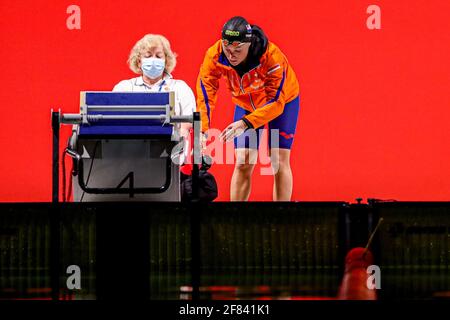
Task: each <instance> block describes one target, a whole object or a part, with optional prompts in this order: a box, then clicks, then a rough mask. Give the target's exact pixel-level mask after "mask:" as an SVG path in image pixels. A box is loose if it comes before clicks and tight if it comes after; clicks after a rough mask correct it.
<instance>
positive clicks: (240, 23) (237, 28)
mask: <svg viewBox="0 0 450 320" xmlns="http://www.w3.org/2000/svg"><path fill="white" fill-rule="evenodd" d="M222 39H224V40H228V41H229V42H234V41H239V42H251V41H252V26H251V25H250V24H249V23H248V22H247V20H245V18H243V17H240V16H236V17H233V18H231V19H230V20H228V21H227V22H225V24H224V25H223V28H222Z"/></svg>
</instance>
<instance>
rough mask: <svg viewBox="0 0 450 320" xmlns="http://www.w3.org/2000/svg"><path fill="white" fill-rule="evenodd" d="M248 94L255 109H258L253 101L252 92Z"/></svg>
mask: <svg viewBox="0 0 450 320" xmlns="http://www.w3.org/2000/svg"><path fill="white" fill-rule="evenodd" d="M248 96H249V97H250V103H251V105H252V108H253V110H256V107H255V104H254V103H253V99H252V94H251V93H250V92H249V93H248Z"/></svg>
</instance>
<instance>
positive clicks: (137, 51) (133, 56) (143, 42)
mask: <svg viewBox="0 0 450 320" xmlns="http://www.w3.org/2000/svg"><path fill="white" fill-rule="evenodd" d="M158 44H161V45H162V47H163V51H164V55H165V60H166V67H165V69H164V71H166V72H167V73H171V72H172V71H173V69H175V65H176V64H177V56H176V54H175V53H174V52H172V50H171V49H170V43H169V40H167V38H166V37H164V36H162V35H159V34H146V35H145V36H144V37H143V38H142V39H140V40H139V41H138V42H136V44H135V45H134V47H133V49H131V52H130V56H129V58H128V61H127V62H128V65H129V66H130V69H131V71H133V72H134V73H137V74H142V70H141V68H140V66H139V63H140V61H141V54H142V53H144V52H147V51H148V50H150V49H152V48H154V47H156V46H157V45H158Z"/></svg>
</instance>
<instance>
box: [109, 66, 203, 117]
mask: <svg viewBox="0 0 450 320" xmlns="http://www.w3.org/2000/svg"><path fill="white" fill-rule="evenodd" d="M113 91H116V92H165V91H174V92H175V114H176V115H190V114H192V113H194V112H195V109H196V104H195V96H194V93H193V92H192V90H191V88H190V87H189V86H188V85H187V84H186V82H184V81H183V80H175V79H173V78H172V76H171V75H170V74H168V73H166V74H164V77H163V78H162V79H161V80H159V81H158V82H156V83H155V84H153V85H149V84H147V83H145V82H144V79H143V78H142V76H140V77H137V78H132V79H128V80H122V81H120V82H119V83H118V84H116V85H115V86H114V89H113Z"/></svg>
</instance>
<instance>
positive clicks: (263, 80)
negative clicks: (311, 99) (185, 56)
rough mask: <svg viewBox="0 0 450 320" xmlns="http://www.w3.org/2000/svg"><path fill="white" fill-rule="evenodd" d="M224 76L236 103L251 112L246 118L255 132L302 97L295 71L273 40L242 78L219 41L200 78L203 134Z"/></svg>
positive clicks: (198, 96)
mask: <svg viewBox="0 0 450 320" xmlns="http://www.w3.org/2000/svg"><path fill="white" fill-rule="evenodd" d="M222 76H223V77H225V79H226V81H227V87H228V90H230V91H231V94H232V101H233V103H235V104H236V105H238V106H240V107H242V108H244V109H246V110H248V111H250V112H251V113H250V114H248V115H247V116H245V118H246V119H247V120H248V122H250V123H251V124H252V125H253V127H254V128H255V129H256V128H258V127H260V126H263V125H264V124H266V123H268V122H270V121H271V120H273V119H275V118H276V117H278V116H279V115H280V114H282V113H283V110H284V105H285V104H286V103H288V102H290V101H291V100H293V99H295V98H296V97H297V96H298V95H299V85H298V81H297V77H296V75H295V72H294V70H293V69H292V67H291V66H290V65H289V63H288V61H287V59H286V57H285V55H284V54H283V53H282V52H281V50H280V49H279V48H278V47H277V46H276V45H275V44H273V43H272V42H270V41H269V44H268V46H267V50H266V51H265V52H264V54H263V55H262V56H261V58H260V64H259V65H258V66H256V67H255V68H253V69H251V70H250V71H249V72H247V73H245V74H244V75H243V76H242V78H241V77H240V76H239V74H238V73H237V72H236V70H234V69H233V68H232V66H231V65H230V64H229V62H228V60H227V59H226V58H225V55H224V54H222V43H221V40H219V41H217V42H216V43H215V44H214V45H213V46H212V47H210V48H209V49H208V51H207V52H206V55H205V59H204V60H203V64H202V66H201V67H200V73H199V76H198V79H197V111H198V112H200V116H201V119H202V120H201V121H202V132H205V131H207V130H208V129H209V127H210V123H211V115H212V112H213V110H214V108H215V106H216V102H217V90H218V89H219V79H220V78H221V77H222Z"/></svg>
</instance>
